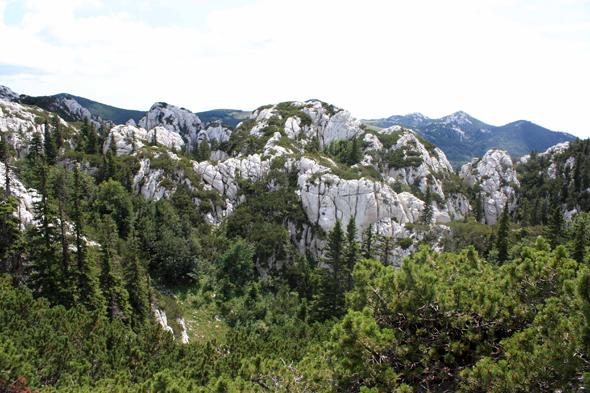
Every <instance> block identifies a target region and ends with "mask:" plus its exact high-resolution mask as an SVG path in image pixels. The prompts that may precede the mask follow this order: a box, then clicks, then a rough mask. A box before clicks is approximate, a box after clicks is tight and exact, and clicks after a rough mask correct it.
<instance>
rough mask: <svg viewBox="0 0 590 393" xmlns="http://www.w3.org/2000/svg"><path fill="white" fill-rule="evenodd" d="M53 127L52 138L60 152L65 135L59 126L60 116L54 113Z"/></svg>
mask: <svg viewBox="0 0 590 393" xmlns="http://www.w3.org/2000/svg"><path fill="white" fill-rule="evenodd" d="M51 127H52V129H53V130H52V137H53V138H52V139H53V140H54V142H55V148H56V150H57V152H58V153H59V150H60V149H61V148H62V147H63V142H64V141H63V135H62V132H61V129H60V127H59V117H58V116H57V115H53V117H52V118H51Z"/></svg>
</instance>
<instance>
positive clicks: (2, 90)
mask: <svg viewBox="0 0 590 393" xmlns="http://www.w3.org/2000/svg"><path fill="white" fill-rule="evenodd" d="M18 99H19V96H18V94H16V93H15V92H14V91H12V90H10V88H8V87H6V86H0V100H2V101H18Z"/></svg>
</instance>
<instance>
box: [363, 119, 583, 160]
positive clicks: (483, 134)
mask: <svg viewBox="0 0 590 393" xmlns="http://www.w3.org/2000/svg"><path fill="white" fill-rule="evenodd" d="M364 122H365V123H366V124H367V125H370V126H376V127H390V126H392V125H400V126H403V127H407V128H412V129H414V130H416V132H417V133H418V134H419V135H420V136H421V137H423V138H424V139H425V140H427V141H428V142H431V143H434V144H435V145H436V146H438V147H440V148H441V149H442V150H443V151H444V152H445V154H446V155H447V157H448V158H449V161H451V163H452V164H453V167H454V168H459V167H460V166H461V165H463V164H465V163H467V162H469V161H471V159H473V158H474V157H481V156H483V155H484V154H485V153H486V152H487V151H488V150H490V149H494V148H500V149H504V150H506V151H507V152H508V153H509V154H510V155H511V156H513V157H516V156H521V155H524V154H527V153H530V152H531V151H532V150H538V151H543V150H546V149H548V148H549V147H551V146H553V145H555V144H558V143H563V142H566V141H572V140H574V139H575V137H574V136H573V135H571V134H568V133H565V132H557V131H551V130H548V129H547V128H544V127H541V126H538V125H536V124H533V123H531V122H529V121H525V120H520V121H516V122H513V123H509V124H506V125H504V126H500V127H496V126H492V125H489V124H486V123H484V122H482V121H480V120H478V119H476V118H474V117H472V116H470V115H468V114H467V113H465V112H462V111H459V112H455V113H453V114H451V115H449V116H445V117H443V118H440V119H430V118H428V117H426V116H424V115H422V114H421V113H413V114H409V115H405V116H391V117H388V118H383V119H374V120H364Z"/></svg>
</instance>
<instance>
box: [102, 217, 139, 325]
mask: <svg viewBox="0 0 590 393" xmlns="http://www.w3.org/2000/svg"><path fill="white" fill-rule="evenodd" d="M116 231H117V227H116V226H115V223H114V222H113V221H112V220H111V217H110V216H109V215H106V216H105V222H104V226H103V244H102V245H101V254H102V255H101V264H100V267H101V269H100V287H101V290H102V293H103V296H104V297H105V300H106V315H107V317H108V318H109V320H110V321H113V320H115V319H116V318H120V319H128V318H129V316H130V314H131V307H130V305H129V294H128V293H127V290H126V289H125V287H124V286H123V283H122V282H121V280H120V279H119V277H118V276H117V275H116V274H115V271H114V269H113V243H114V236H115V234H116Z"/></svg>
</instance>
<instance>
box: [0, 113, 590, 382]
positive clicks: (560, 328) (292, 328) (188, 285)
mask: <svg viewBox="0 0 590 393" xmlns="http://www.w3.org/2000/svg"><path fill="white" fill-rule="evenodd" d="M39 122H40V123H43V130H44V134H43V135H42V134H40V133H37V134H35V135H34V137H33V138H32V140H31V145H30V147H29V149H28V153H27V154H26V156H24V157H18V154H17V152H16V151H15V150H14V149H13V148H12V147H11V145H10V144H9V143H7V142H6V140H5V139H6V138H4V137H3V138H2V141H1V143H0V161H1V162H2V163H3V164H4V168H5V173H4V174H2V176H4V185H5V186H4V188H2V189H1V194H0V209H1V214H0V263H1V266H0V268H1V271H2V273H3V275H2V276H0V305H1V308H0V392H32V391H40V392H41V391H43V392H84V391H97V392H113V391H116V392H185V391H198V392H200V391H202V392H226V391H227V392H230V391H231V392H237V391H240V392H279V391H285V392H449V391H460V392H557V391H582V390H579V389H581V388H582V387H586V388H590V361H589V359H588V356H589V354H590V348H589V346H590V267H589V266H588V263H589V255H588V251H589V250H588V247H589V243H588V225H589V218H588V216H587V213H586V212H587V211H588V210H589V209H590V192H589V191H588V190H589V189H590V157H589V155H590V142H589V141H588V140H585V141H580V140H576V141H575V142H573V143H571V145H569V147H568V148H567V149H565V150H564V151H563V152H561V153H559V154H556V155H554V156H553V158H552V159H551V160H549V159H548V156H547V155H544V154H542V153H538V152H532V153H531V155H530V157H529V158H528V160H521V161H520V163H519V164H517V165H516V166H515V168H516V170H517V172H518V174H519V178H520V179H521V187H520V188H519V190H518V192H517V195H516V201H511V202H516V203H515V205H514V206H516V207H515V208H513V209H510V208H509V204H508V201H507V202H506V205H505V208H504V210H503V211H502V214H501V217H500V219H499V221H498V222H497V223H496V224H494V225H492V226H488V225H486V224H484V223H482V222H483V221H482V216H481V214H482V212H481V206H480V203H481V201H480V200H479V198H480V197H481V195H480V194H478V193H477V189H474V190H472V191H469V192H470V193H471V194H470V195H469V197H470V198H471V201H472V202H473V204H474V206H475V208H474V209H473V211H472V212H471V213H470V214H469V215H467V216H466V217H465V218H463V219H461V220H455V221H451V222H450V223H448V224H446V227H448V228H449V230H448V231H443V232H436V231H432V232H431V235H425V236H424V237H423V238H421V240H419V242H418V244H413V243H414V240H412V239H410V238H394V237H387V236H383V235H380V234H378V233H377V232H376V231H375V230H374V229H373V228H372V227H371V226H369V227H368V228H366V229H364V230H363V231H362V234H361V233H359V231H358V229H357V226H356V222H355V220H354V218H352V219H350V220H348V222H340V220H337V221H336V224H335V225H334V227H333V229H332V230H330V231H329V232H328V233H323V234H322V233H320V234H319V236H324V238H325V244H326V246H325V250H324V253H323V256H321V257H319V258H313V257H312V256H311V255H305V254H301V253H299V252H297V250H296V248H295V246H294V245H293V244H291V242H290V240H289V237H288V236H287V230H286V228H285V226H284V224H285V219H286V217H288V218H289V220H290V222H293V223H295V225H297V223H303V222H305V221H306V217H305V214H304V213H303V211H302V210H301V208H300V201H299V200H298V197H297V193H296V187H297V177H296V176H295V173H293V172H290V171H289V170H288V169H286V168H285V166H284V165H282V164H281V162H280V161H279V162H277V160H275V162H274V163H273V164H272V166H271V170H270V171H269V173H268V175H267V176H266V177H265V178H264V179H262V180H257V181H252V180H246V179H242V180H241V184H240V191H239V193H240V197H241V200H242V202H241V203H240V205H239V206H238V207H237V208H236V210H235V212H234V214H233V215H231V216H229V217H227V218H226V219H225V220H224V221H223V222H222V223H221V224H220V225H218V226H214V225H211V224H210V223H208V222H207V221H206V220H204V218H203V216H204V215H205V214H207V213H209V212H210V211H211V210H212V209H213V206H214V205H215V201H216V200H218V199H220V198H222V196H220V195H218V194H216V193H215V192H212V191H211V190H208V189H202V188H201V189H198V188H196V189H195V188H192V187H189V186H188V185H186V184H183V183H179V184H176V185H175V186H174V187H172V186H171V187H170V189H172V190H173V192H171V193H170V198H161V199H159V200H157V201H155V200H152V199H145V198H143V197H142V196H141V195H138V194H137V193H136V192H135V191H134V188H133V175H134V173H135V172H136V171H137V170H138V168H139V162H138V159H139V158H141V157H142V156H141V154H144V155H149V154H152V157H154V158H153V159H152V168H159V169H163V170H165V171H168V172H169V173H184V174H187V172H186V171H185V169H186V166H187V162H189V159H191V160H196V161H206V160H209V159H210V158H211V150H212V149H214V148H215V146H210V145H209V144H208V143H207V142H201V143H200V144H196V145H195V146H194V148H193V151H186V152H177V154H179V155H180V157H179V159H178V160H176V161H173V160H170V159H169V158H166V157H169V156H167V155H166V154H161V155H159V156H154V153H157V152H163V151H164V150H165V149H164V148H163V147H162V146H158V144H157V143H155V142H154V143H151V145H150V146H146V147H145V152H144V153H140V155H139V156H138V155H135V156H131V155H117V152H116V150H115V146H114V143H111V145H110V146H111V147H110V148H109V149H106V152H105V151H103V149H102V146H103V144H104V143H105V141H107V140H108V138H109V133H108V130H106V129H99V130H96V129H95V128H94V127H93V126H92V125H91V124H89V123H88V122H85V123H83V124H77V125H75V126H76V127H79V132H78V131H76V129H75V128H74V127H72V128H65V127H63V126H62V125H61V123H60V121H59V119H58V118H57V116H54V117H49V116H47V117H45V118H43V119H39ZM245 123H246V124H245V125H244V127H247V126H248V123H247V121H246V122H245ZM272 126H273V125H272V124H271V125H270V126H269V127H272ZM250 127H251V125H250ZM282 127H284V122H283V124H280V125H279V126H278V127H277V129H282ZM242 131H243V130H242ZM271 131H272V132H271ZM273 132H274V130H270V131H269V132H267V134H268V135H267V138H266V139H268V138H269V137H270V135H272V134H273ZM247 135H249V131H248V132H243V133H241V130H240V128H238V129H237V130H236V132H234V134H232V139H231V140H230V141H229V142H226V143H225V144H226V145H227V146H226V148H227V149H228V150H230V151H232V149H233V150H236V149H238V150H239V149H243V150H244V151H247V150H248V149H255V146H252V145H253V144H255V143H258V142H257V141H256V140H253V139H252V138H249V139H247V138H246V136H247ZM241 136H243V138H242V139H240V137H241ZM380 137H381V139H382V142H383V143H385V144H386V143H388V142H389V143H391V141H389V140H388V138H389V139H391V138H396V137H395V136H380ZM66 141H67V143H66ZM361 147H362V146H361V142H360V141H357V139H356V138H355V139H352V140H350V141H347V140H343V141H339V142H332V143H331V144H329V145H327V146H325V148H324V151H323V152H321V153H323V154H325V157H327V158H329V159H331V160H333V161H334V162H336V163H337V164H338V165H340V166H341V168H342V169H341V171H342V173H344V174H346V173H347V172H346V171H350V169H347V168H348V167H350V166H352V165H354V164H357V163H358V162H359V161H360V157H359V154H360V149H361ZM306 148H307V150H308V151H309V152H310V153H311V154H319V153H320V152H319V150H320V148H319V145H318V144H317V141H314V143H310V144H309V145H308V146H307V147H306ZM428 148H429V149H433V148H434V146H428ZM383 154H384V155H383V157H381V156H376V157H375V159H380V160H386V159H387V161H385V162H386V163H387V165H389V166H390V167H395V166H396V165H398V166H403V165H410V166H414V165H415V166H417V165H419V164H420V162H418V161H419V160H420V159H419V158H417V157H415V156H412V155H411V154H405V155H404V154H401V155H400V154H399V153H396V151H391V152H388V153H383ZM385 154H387V155H388V157H385ZM183 155H184V156H183ZM550 167H551V168H553V169H552V170H553V171H554V173H555V176H552V177H549V176H547V170H548V169H549V168H550ZM363 170H364V171H365V173H363V172H362V171H363ZM187 176H188V175H187ZM191 176H196V175H194V174H192V175H191ZM351 176H352V175H351ZM354 176H373V177H375V178H379V177H380V176H381V175H380V174H379V173H377V171H371V170H369V169H367V168H365V169H362V168H361V169H359V172H354ZM189 177H190V176H189ZM16 178H18V179H19V181H22V182H23V183H24V184H25V185H26V186H27V187H28V188H33V189H35V190H37V192H38V198H37V199H36V200H35V201H36V202H35V209H34V211H35V214H36V216H35V223H36V224H35V225H33V224H31V223H28V224H27V225H24V223H23V222H21V219H20V218H19V216H18V215H17V214H15V213H16V212H17V210H18V206H19V201H18V200H17V199H16V197H15V195H13V192H12V191H11V183H14V181H15V179H16ZM197 180H198V179H195V183H197ZM454 181H456V182H457V184H456V185H455V187H458V188H462V189H467V188H466V187H465V185H464V184H461V183H460V179H458V178H457V179H454ZM411 191H413V192H415V193H416V194H419V193H420V190H419V189H417V187H414V188H413V189H411ZM435 195H437V194H432V195H431V194H430V191H427V193H426V194H425V195H422V194H421V195H420V196H421V197H422V198H424V199H425V200H426V201H427V203H426V208H425V209H424V210H423V212H422V216H421V218H420V220H419V222H417V223H414V224H412V225H413V226H414V227H418V228H419V229H422V230H424V231H428V229H429V228H430V227H431V226H433V224H432V210H431V209H430V208H429V206H431V204H432V203H433V202H432V200H431V199H436V197H435ZM194 198H200V199H202V200H208V201H211V202H210V203H202V204H200V205H199V206H198V207H196V206H195V204H194V203H193V199H194ZM572 211H573V212H575V214H569V213H570V212H572ZM566 213H568V214H566ZM408 225H409V224H408ZM316 230H317V231H318V232H321V229H320V228H316ZM433 245H437V248H436V249H437V250H439V251H433V250H434V248H433ZM410 246H416V249H417V251H416V252H414V253H413V254H412V255H410V256H409V257H406V258H405V259H404V260H403V263H402V264H401V266H393V264H392V263H391V261H390V255H391V252H392V250H393V249H399V248H401V249H408V248H409V247H410ZM270 256H273V257H274V258H277V259H279V260H281V261H284V263H282V264H281V265H280V266H278V265H277V266H274V267H273V268H268V266H264V264H262V265H261V261H262V262H264V261H267V260H268V259H269V258H270ZM154 310H164V311H165V312H166V314H167V317H168V325H169V326H171V327H172V330H173V332H174V333H171V332H169V331H167V330H165V329H163V328H162V326H161V324H160V323H159V322H158V321H156V317H155V316H154ZM181 320H182V321H185V320H186V321H187V323H189V322H190V323H191V329H190V330H191V336H190V342H189V343H183V340H182V337H181V336H180V332H181V331H182V330H183V329H182V326H180V322H179V321H181Z"/></svg>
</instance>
